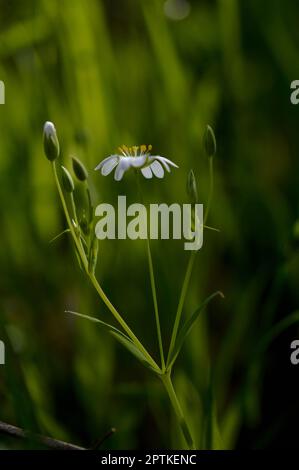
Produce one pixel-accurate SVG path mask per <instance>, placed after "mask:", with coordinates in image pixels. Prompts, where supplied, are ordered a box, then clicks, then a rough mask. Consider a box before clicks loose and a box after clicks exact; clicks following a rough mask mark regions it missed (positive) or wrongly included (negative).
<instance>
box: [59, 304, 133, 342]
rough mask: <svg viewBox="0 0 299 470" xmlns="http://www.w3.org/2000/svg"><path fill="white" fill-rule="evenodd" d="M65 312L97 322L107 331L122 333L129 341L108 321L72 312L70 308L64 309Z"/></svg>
mask: <svg viewBox="0 0 299 470" xmlns="http://www.w3.org/2000/svg"><path fill="white" fill-rule="evenodd" d="M65 313H71V314H72V315H75V316H76V317H80V318H84V319H85V320H89V321H91V322H94V323H98V324H100V325H101V326H103V327H104V328H105V329H106V330H108V331H109V333H111V332H112V331H113V332H115V333H117V334H119V335H122V336H123V337H124V338H126V339H128V340H129V341H131V340H130V339H129V337H128V336H126V335H125V334H124V333H122V332H121V331H120V330H119V329H118V328H115V326H112V325H109V323H106V322H104V321H102V320H99V319H98V318H96V317H90V316H89V315H84V314H83V313H78V312H73V311H72V310H66V311H65Z"/></svg>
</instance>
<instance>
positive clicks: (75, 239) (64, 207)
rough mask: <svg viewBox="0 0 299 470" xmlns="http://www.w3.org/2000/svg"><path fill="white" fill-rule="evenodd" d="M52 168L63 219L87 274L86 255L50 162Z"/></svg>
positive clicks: (53, 165) (54, 168) (55, 172)
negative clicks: (63, 215)
mask: <svg viewBox="0 0 299 470" xmlns="http://www.w3.org/2000/svg"><path fill="white" fill-rule="evenodd" d="M52 168H53V173H54V178H55V182H56V186H57V189H58V193H59V196H60V200H61V204H62V207H63V210H64V214H65V218H66V221H67V224H68V226H69V229H70V231H71V234H72V237H73V240H74V243H75V245H76V248H77V250H78V253H79V255H80V258H81V262H82V264H83V267H84V269H85V272H86V273H88V261H87V257H86V254H85V252H84V250H83V248H82V244H81V243H80V241H79V239H78V237H77V235H76V232H75V228H74V224H73V222H72V221H71V218H70V215H69V211H68V208H67V204H66V202H65V198H64V195H63V191H62V189H61V185H60V182H59V179H58V175H57V169H56V165H55V161H53V162H52Z"/></svg>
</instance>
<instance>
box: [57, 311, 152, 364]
mask: <svg viewBox="0 0 299 470" xmlns="http://www.w3.org/2000/svg"><path fill="white" fill-rule="evenodd" d="M66 313H71V314H72V315H75V316H77V317H80V318H84V319H85V320H89V321H92V322H94V323H98V324H100V325H101V326H103V327H104V328H105V329H106V330H108V331H109V333H110V334H111V335H112V336H114V338H116V339H117V341H119V342H120V343H121V344H122V345H123V346H124V347H125V348H126V349H128V350H129V351H130V353H131V354H133V356H135V357H136V358H137V359H138V360H139V361H140V362H142V364H143V365H145V366H146V367H148V368H149V369H151V370H154V369H153V368H152V366H151V364H150V363H149V362H148V360H147V358H146V357H145V356H144V354H143V353H142V352H141V351H140V350H139V349H138V348H137V347H136V346H135V344H134V343H133V341H132V340H131V339H130V338H129V336H127V335H126V334H124V333H122V331H120V330H119V329H118V328H115V326H112V325H109V323H106V322H104V321H102V320H99V319H98V318H95V317H90V316H88V315H84V314H83V313H78V312H73V311H71V310H66ZM155 372H156V371H155Z"/></svg>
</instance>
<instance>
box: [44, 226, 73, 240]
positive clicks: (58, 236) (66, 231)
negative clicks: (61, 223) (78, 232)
mask: <svg viewBox="0 0 299 470" xmlns="http://www.w3.org/2000/svg"><path fill="white" fill-rule="evenodd" d="M69 232H70V229H69V228H67V229H66V230H64V231H63V232H61V233H59V234H58V235H56V237H54V238H52V240H50V241H49V243H53V242H55V241H56V240H58V238H60V237H62V235H64V234H65V233H69Z"/></svg>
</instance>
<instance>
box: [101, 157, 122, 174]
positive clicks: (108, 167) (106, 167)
mask: <svg viewBox="0 0 299 470" xmlns="http://www.w3.org/2000/svg"><path fill="white" fill-rule="evenodd" d="M117 164H118V158H117V157H111V158H110V159H109V160H108V161H106V162H105V163H104V164H103V165H102V168H101V173H102V175H103V176H107V175H109V173H111V171H112V170H113V168H115V167H116V165H117Z"/></svg>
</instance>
